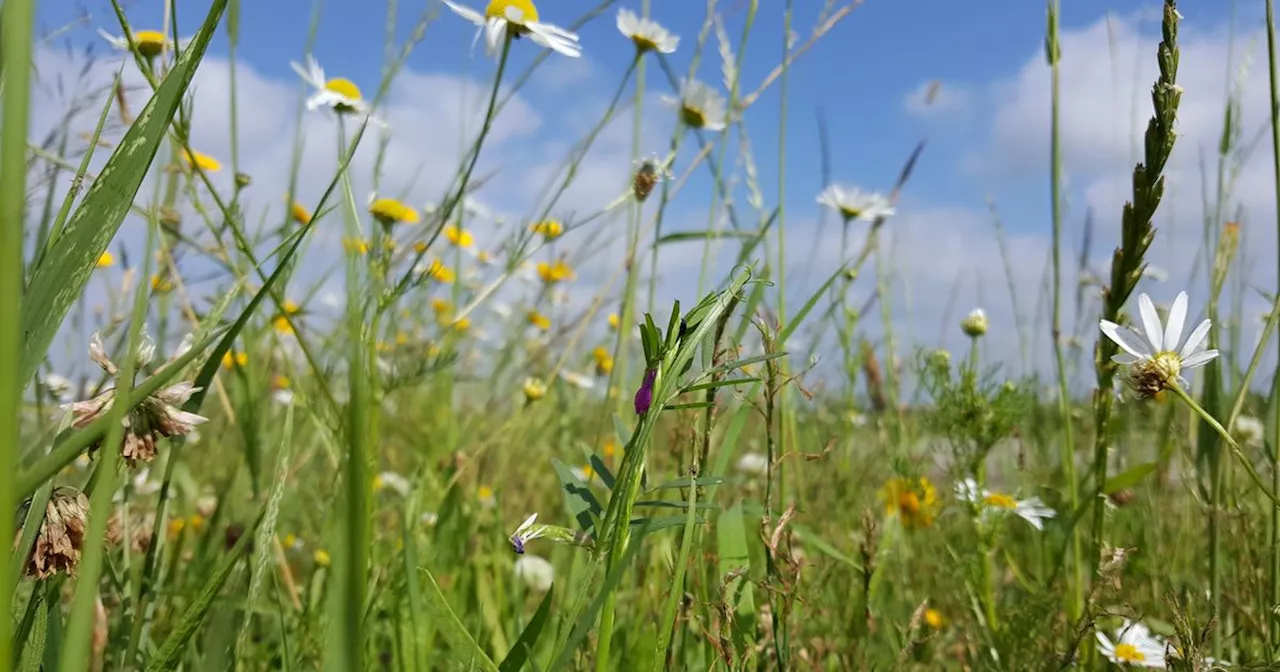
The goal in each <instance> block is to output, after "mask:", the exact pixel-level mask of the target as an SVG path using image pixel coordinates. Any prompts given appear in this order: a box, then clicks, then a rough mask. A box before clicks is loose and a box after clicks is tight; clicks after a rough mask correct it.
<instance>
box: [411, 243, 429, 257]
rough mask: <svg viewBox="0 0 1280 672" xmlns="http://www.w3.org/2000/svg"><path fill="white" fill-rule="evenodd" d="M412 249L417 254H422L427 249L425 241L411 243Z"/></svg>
mask: <svg viewBox="0 0 1280 672" xmlns="http://www.w3.org/2000/svg"><path fill="white" fill-rule="evenodd" d="M413 251H414V252H415V253H417V254H423V253H424V252H426V251H427V241H425V240H419V241H418V242H416V243H414V244H413Z"/></svg>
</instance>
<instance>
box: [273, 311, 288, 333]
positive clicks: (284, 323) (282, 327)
mask: <svg viewBox="0 0 1280 672" xmlns="http://www.w3.org/2000/svg"><path fill="white" fill-rule="evenodd" d="M271 324H272V326H273V327H275V330H276V332H278V333H281V334H291V333H293V325H292V324H290V322H289V318H287V317H285V316H284V315H281V316H280V317H277V318H276V319H274V320H272V321H271Z"/></svg>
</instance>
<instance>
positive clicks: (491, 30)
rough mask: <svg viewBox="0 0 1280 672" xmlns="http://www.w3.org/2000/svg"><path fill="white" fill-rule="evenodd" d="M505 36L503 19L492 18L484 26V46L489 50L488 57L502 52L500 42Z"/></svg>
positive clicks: (505, 27)
mask: <svg viewBox="0 0 1280 672" xmlns="http://www.w3.org/2000/svg"><path fill="white" fill-rule="evenodd" d="M506 36H507V22H506V20H504V19H498V18H493V19H489V22H488V23H486V24H484V39H485V44H486V45H487V46H488V48H489V55H490V56H497V55H498V54H499V53H501V50H502V40H503V39H504V38H505V37H506Z"/></svg>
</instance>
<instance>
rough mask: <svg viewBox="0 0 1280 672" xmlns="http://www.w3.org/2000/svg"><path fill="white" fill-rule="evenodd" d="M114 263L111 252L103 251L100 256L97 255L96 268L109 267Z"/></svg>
mask: <svg viewBox="0 0 1280 672" xmlns="http://www.w3.org/2000/svg"><path fill="white" fill-rule="evenodd" d="M115 265H116V258H115V255H113V254H111V252H103V253H102V256H100V257H98V268H111V267H112V266H115Z"/></svg>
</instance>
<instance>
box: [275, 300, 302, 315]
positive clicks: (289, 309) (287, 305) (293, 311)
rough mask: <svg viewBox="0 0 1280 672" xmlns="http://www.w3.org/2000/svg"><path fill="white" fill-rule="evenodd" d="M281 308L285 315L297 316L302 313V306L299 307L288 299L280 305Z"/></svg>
mask: <svg viewBox="0 0 1280 672" xmlns="http://www.w3.org/2000/svg"><path fill="white" fill-rule="evenodd" d="M280 308H281V309H283V310H284V314H285V315H297V314H298V313H301V312H302V306H299V305H298V304H296V303H294V302H293V301H289V300H288V299H285V302H284V303H283V304H281V305H280Z"/></svg>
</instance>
